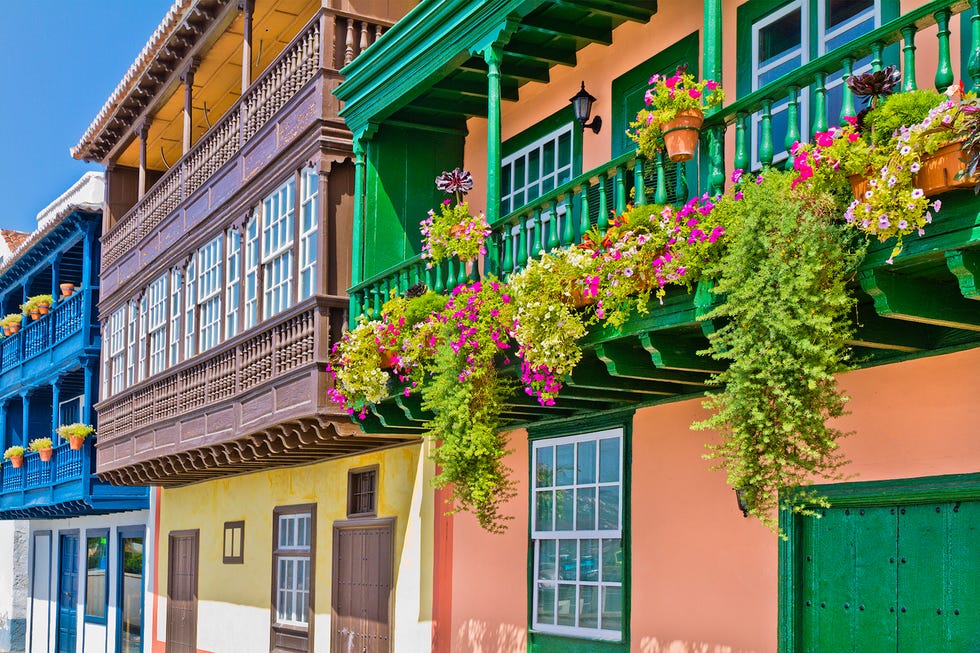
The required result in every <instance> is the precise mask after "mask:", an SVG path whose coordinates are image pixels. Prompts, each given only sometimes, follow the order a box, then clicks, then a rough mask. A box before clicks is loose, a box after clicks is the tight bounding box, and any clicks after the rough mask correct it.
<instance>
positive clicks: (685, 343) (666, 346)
mask: <svg viewBox="0 0 980 653" xmlns="http://www.w3.org/2000/svg"><path fill="white" fill-rule="evenodd" d="M637 337H638V338H639V339H640V343H641V344H642V345H643V348H644V349H646V350H647V352H648V353H649V354H650V357H651V358H652V359H653V364H654V365H656V366H657V367H663V368H666V369H669V370H684V371H688V372H721V371H722V370H724V369H725V367H726V365H725V363H724V362H723V361H718V360H715V359H714V358H711V357H710V356H702V355H700V354H698V351H700V350H702V349H707V347H708V343H707V342H706V341H704V340H701V339H694V338H690V337H684V336H671V335H667V334H663V333H641V334H639V335H638V336H637Z"/></svg>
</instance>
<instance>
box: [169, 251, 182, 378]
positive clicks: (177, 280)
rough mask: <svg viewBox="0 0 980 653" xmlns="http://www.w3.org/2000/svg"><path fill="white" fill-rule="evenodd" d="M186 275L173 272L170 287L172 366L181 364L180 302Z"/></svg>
mask: <svg viewBox="0 0 980 653" xmlns="http://www.w3.org/2000/svg"><path fill="white" fill-rule="evenodd" d="M183 277H184V274H183V272H181V271H180V270H171V272H170V287H171V288H172V289H173V292H171V293H170V364H171V365H176V364H177V363H178V362H180V316H181V307H182V306H183V304H181V302H180V297H181V290H182V289H183V287H184V281H183Z"/></svg>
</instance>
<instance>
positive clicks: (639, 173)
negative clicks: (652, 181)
mask: <svg viewBox="0 0 980 653" xmlns="http://www.w3.org/2000/svg"><path fill="white" fill-rule="evenodd" d="M645 186H646V182H645V181H644V180H643V159H642V158H641V157H639V156H637V157H636V163H635V164H634V165H633V201H634V202H635V203H636V205H637V206H641V205H643V204H646V203H647V194H646V188H645Z"/></svg>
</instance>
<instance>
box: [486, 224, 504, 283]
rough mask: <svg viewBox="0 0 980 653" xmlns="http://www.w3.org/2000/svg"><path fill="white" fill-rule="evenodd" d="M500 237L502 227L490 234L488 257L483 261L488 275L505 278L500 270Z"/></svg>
mask: <svg viewBox="0 0 980 653" xmlns="http://www.w3.org/2000/svg"><path fill="white" fill-rule="evenodd" d="M500 235H501V232H500V227H497V229H495V230H494V231H492V232H491V233H490V237H489V238H487V255H486V258H484V259H483V265H484V266H486V272H487V274H492V275H494V276H495V277H503V276H504V275H503V272H502V271H501V269H500Z"/></svg>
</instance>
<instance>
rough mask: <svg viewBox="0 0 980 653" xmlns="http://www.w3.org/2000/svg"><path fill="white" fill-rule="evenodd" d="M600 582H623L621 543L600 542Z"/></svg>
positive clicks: (617, 541) (611, 541) (612, 541)
mask: <svg viewBox="0 0 980 653" xmlns="http://www.w3.org/2000/svg"><path fill="white" fill-rule="evenodd" d="M602 582H604V583H621V582H623V541H622V540H603V541H602Z"/></svg>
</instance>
